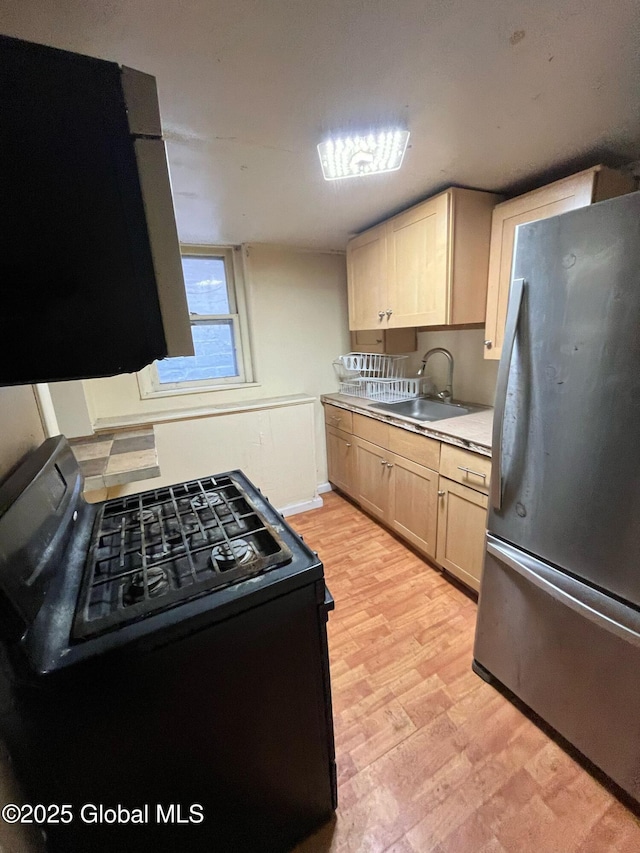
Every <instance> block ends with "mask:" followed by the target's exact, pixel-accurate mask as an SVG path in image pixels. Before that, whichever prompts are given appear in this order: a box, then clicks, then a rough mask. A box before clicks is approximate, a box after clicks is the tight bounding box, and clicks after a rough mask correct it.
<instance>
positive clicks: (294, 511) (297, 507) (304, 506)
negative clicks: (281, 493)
mask: <svg viewBox="0 0 640 853" xmlns="http://www.w3.org/2000/svg"><path fill="white" fill-rule="evenodd" d="M321 506H324V502H323V500H322V498H321V497H320V496H319V495H318V496H317V497H315V498H312V499H311V500H310V501H300V503H296V504H289V505H288V506H283V507H280V509H279V510H278V512H280V513H281V514H282V515H284V516H285V518H286V517H287V516H289V515H298V513H300V512H308V511H309V510H310V509H320V507H321Z"/></svg>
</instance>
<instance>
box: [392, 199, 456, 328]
mask: <svg viewBox="0 0 640 853" xmlns="http://www.w3.org/2000/svg"><path fill="white" fill-rule="evenodd" d="M449 210H450V196H449V193H442V195H439V196H436V197H435V198H433V199H429V200H428V201H425V202H424V203H423V204H420V205H418V206H417V207H413V208H411V210H408V211H407V212H406V213H401V214H399V215H398V216H395V217H394V218H393V219H391V220H389V222H388V223H387V227H388V233H387V241H388V246H387V252H388V263H389V276H388V278H389V281H388V302H389V305H388V306H385V307H388V308H389V310H390V311H392V314H391V315H390V316H389V321H388V322H389V326H390V327H402V326H439V325H444V324H445V323H448V322H449V309H450V276H449V267H450V264H449V251H450V240H449Z"/></svg>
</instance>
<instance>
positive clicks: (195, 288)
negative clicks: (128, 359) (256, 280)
mask: <svg viewBox="0 0 640 853" xmlns="http://www.w3.org/2000/svg"><path fill="white" fill-rule="evenodd" d="M182 269H183V272H184V282H185V288H186V292H187V305H188V307H189V314H190V317H191V332H192V335H193V346H194V350H195V355H193V356H185V357H181V358H165V359H162V361H156V362H155V363H154V364H153V365H152V366H151V367H150V368H147V369H146V370H144V371H142V373H141V374H140V375H139V377H140V379H139V384H140V391H141V395H142V396H143V397H149V396H158V395H159V394H181V393H185V392H189V391H203V390H209V389H213V388H228V387H229V386H232V385H240V384H245V383H248V382H251V381H252V375H251V359H250V353H249V340H248V337H247V331H248V330H247V321H246V311H245V301H244V287H243V284H244V281H243V276H242V269H241V257H240V250H239V249H218V248H215V247H213V246H183V247H182Z"/></svg>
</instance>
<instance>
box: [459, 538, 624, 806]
mask: <svg viewBox="0 0 640 853" xmlns="http://www.w3.org/2000/svg"><path fill="white" fill-rule="evenodd" d="M585 649H588V650H589V654H588V655H585ZM474 658H475V665H474V668H475V669H476V672H478V674H480V675H483V676H484V677H485V678H486V677H487V676H488V673H491V675H492V676H494V677H495V678H497V679H498V680H499V681H500V682H502V683H503V684H504V685H506V686H507V687H508V688H509V689H510V690H511V691H512V692H513V693H515V694H516V695H517V696H518V697H519V698H520V699H522V700H523V701H524V702H525V703H526V704H527V705H528V706H529V707H530V708H532V709H533V710H534V711H535V712H536V713H537V714H539V715H540V716H541V717H543V718H544V719H545V720H546V721H547V722H548V723H550V724H551V726H553V728H555V729H556V731H558V732H559V733H560V734H561V735H563V737H565V738H566V739H567V740H569V741H570V742H571V743H572V744H574V746H576V747H577V748H578V749H579V750H580V751H581V752H582V753H583V754H584V755H585V756H586V757H587V758H589V759H590V760H591V761H592V762H593V763H594V764H596V765H597V766H598V767H600V768H601V769H602V770H604V771H605V773H607V774H608V775H609V776H610V777H611V778H612V779H613V780H614V781H615V782H617V783H618V784H619V785H620V786H621V787H622V788H624V789H625V790H626V791H628V792H629V793H630V794H631V795H632V796H634V797H635V798H636V799H640V681H639V679H638V671H640V614H639V613H638V612H637V611H635V610H633V609H632V608H630V607H628V606H627V605H625V604H622V603H621V602H617V601H615V600H614V599H611V598H610V597H608V596H605V595H603V594H602V593H600V592H598V591H596V590H594V589H592V588H591V587H589V586H586V585H585V584H582V583H580V582H579V581H576V580H574V579H573V578H570V577H569V576H567V575H566V574H565V573H563V572H559V571H557V570H556V569H554V568H552V567H551V566H549V565H547V564H545V563H543V562H542V561H540V560H537V559H536V558H534V557H531V556H530V555H528V554H525V553H524V552H522V551H519V550H518V549H516V548H514V547H512V546H510V545H507V544H505V543H503V542H500V541H499V540H497V539H495V538H494V537H492V536H491V535H489V536H488V542H487V555H486V561H485V567H484V575H483V579H482V589H481V592H480V606H479V608H478V621H477V625H476V641H475V648H474ZM478 664H479V665H480V667H481V668H482V669H479V668H478ZM482 670H484V672H483V671H482Z"/></svg>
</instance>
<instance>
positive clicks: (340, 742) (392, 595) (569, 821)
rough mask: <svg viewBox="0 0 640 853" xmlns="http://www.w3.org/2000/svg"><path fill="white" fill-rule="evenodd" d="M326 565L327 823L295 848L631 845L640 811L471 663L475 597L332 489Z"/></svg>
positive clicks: (577, 849)
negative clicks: (330, 750) (331, 768)
mask: <svg viewBox="0 0 640 853" xmlns="http://www.w3.org/2000/svg"><path fill="white" fill-rule="evenodd" d="M324 499H325V505H324V507H323V508H322V509H319V510H314V511H312V512H308V513H305V514H302V515H298V516H295V517H294V518H292V519H290V521H291V522H292V524H293V526H294V527H295V528H296V530H297V531H298V532H299V533H301V534H302V535H303V536H304V538H305V541H306V542H307V543H308V544H309V545H310V546H311V547H312V548H313V549H314V550H317V551H318V553H319V555H320V557H321V559H322V560H323V562H324V565H325V573H326V577H327V584H328V586H329V588H330V590H331V592H332V594H333V596H334V598H335V601H336V609H335V611H334V612H333V613H332V614H331V615H330V619H329V643H330V651H331V675H332V688H333V705H334V720H335V735H336V750H337V761H338V776H339V786H338V796H339V807H338V813H337V819H336V821H335V822H333V823H331V824H329V825H327V826H325V827H324V828H323V829H322V830H321V831H320V832H319V833H318V834H317V835H316V836H314V837H312V838H311V839H309V840H308V841H306V842H305V843H303V844H302V845H300V846H299V847H298V848H297V849H296V853H325V851H332V853H347V851H348V853H383V851H386V853H505V851H506V853H516V851H517V853H638V851H640V823H639V822H638V820H637V819H636V818H635V817H634V816H633V814H632V813H631V812H629V811H628V810H627V809H626V808H625V807H624V806H623V805H621V804H620V803H619V802H618V801H617V800H616V799H615V798H614V797H613V796H612V795H611V794H610V793H609V792H608V791H607V790H605V788H603V787H602V786H601V785H600V784H599V783H598V782H597V781H596V780H595V779H594V778H592V777H591V776H590V775H589V774H588V773H587V772H586V771H585V770H584V769H582V768H581V767H580V766H579V765H578V764H576V762H575V761H574V760H573V759H572V758H570V757H569V756H568V755H567V754H566V753H565V752H564V751H563V750H562V749H561V748H560V747H559V746H557V745H556V744H555V743H554V742H553V741H552V740H550V739H549V738H548V737H547V736H546V735H545V734H544V733H543V732H542V731H541V730H540V729H538V728H537V727H536V726H535V725H534V724H533V723H532V722H531V721H530V720H529V719H527V717H525V716H524V715H523V714H522V713H521V712H520V711H519V710H517V709H516V708H515V707H514V706H513V705H512V704H511V703H510V702H509V701H507V700H506V699H505V698H504V697H503V696H502V695H500V694H499V693H498V692H496V690H494V689H493V688H492V687H490V686H489V685H487V684H485V683H484V682H483V681H482V680H481V679H480V678H478V676H476V675H475V674H474V673H473V672H472V671H471V659H472V647H473V632H474V623H475V612H476V604H475V602H474V601H472V600H471V599H469V598H468V597H467V596H466V595H465V594H464V593H463V592H461V591H460V589H458V588H456V587H455V586H453V585H452V583H450V582H449V581H448V580H446V579H445V578H444V577H442V576H441V575H440V574H439V573H438V572H437V571H436V570H435V569H434V568H432V567H430V566H429V565H428V564H427V563H426V562H424V561H423V560H422V559H420V558H419V557H418V556H416V555H415V554H414V553H413V552H412V551H410V550H408V549H407V548H406V547H405V546H404V545H403V544H402V543H401V542H400V541H399V540H397V539H395V538H394V537H393V536H392V535H391V534H389V533H387V532H386V531H385V530H384V528H382V527H380V526H379V525H377V524H376V523H375V522H374V521H372V520H371V519H370V518H369V517H367V516H366V515H364V514H363V513H361V512H360V511H359V510H358V509H356V508H355V507H354V506H353V505H351V504H350V503H349V502H348V501H346V500H344V499H343V498H341V497H339V496H338V495H337V494H335V493H331V494H327V495H324Z"/></svg>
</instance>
